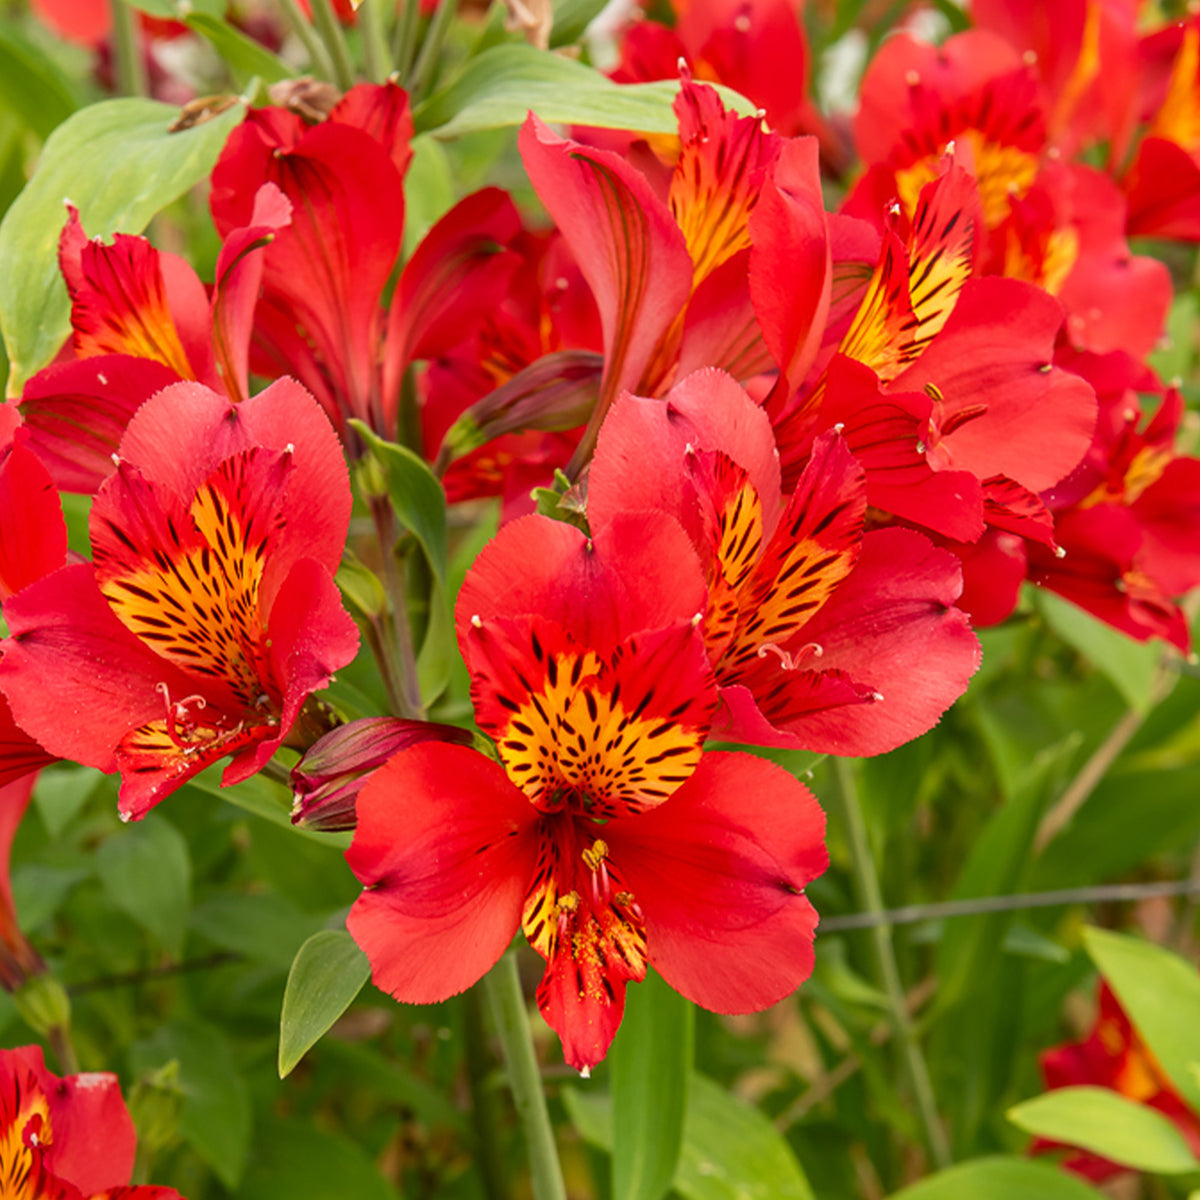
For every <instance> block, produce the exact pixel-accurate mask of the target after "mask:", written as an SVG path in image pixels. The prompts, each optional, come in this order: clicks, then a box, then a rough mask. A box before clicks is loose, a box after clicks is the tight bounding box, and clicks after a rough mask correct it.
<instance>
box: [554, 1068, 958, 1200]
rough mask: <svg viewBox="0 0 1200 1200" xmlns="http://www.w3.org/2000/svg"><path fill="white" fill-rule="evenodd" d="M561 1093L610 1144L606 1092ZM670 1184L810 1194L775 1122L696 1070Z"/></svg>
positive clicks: (782, 1199) (584, 1129)
mask: <svg viewBox="0 0 1200 1200" xmlns="http://www.w3.org/2000/svg"><path fill="white" fill-rule="evenodd" d="M563 1099H564V1101H565V1102H566V1106H567V1111H568V1113H569V1114H570V1116H571V1120H572V1121H574V1122H575V1125H576V1126H577V1127H578V1129H579V1132H580V1133H581V1134H582V1135H583V1137H584V1138H585V1139H586V1140H587V1141H589V1142H591V1143H592V1144H593V1145H595V1146H599V1147H600V1148H601V1149H604V1150H611V1149H612V1143H613V1123H612V1103H611V1101H610V1099H609V1097H607V1096H604V1095H598V1096H589V1095H585V1094H584V1093H583V1092H582V1091H580V1090H579V1089H577V1088H568V1089H567V1090H566V1091H565V1092H564V1094H563ZM672 1186H673V1187H674V1189H675V1191H676V1192H678V1193H679V1195H680V1196H682V1197H683V1198H684V1200H815V1197H814V1194H813V1190H812V1188H811V1187H810V1186H809V1183H808V1180H807V1179H806V1178H805V1175H804V1172H803V1171H802V1170H801V1168H800V1164H799V1163H798V1162H797V1161H796V1157H795V1155H794V1154H793V1153H792V1150H791V1147H790V1146H789V1145H788V1144H787V1142H786V1141H785V1140H784V1137H783V1135H782V1134H781V1133H780V1132H779V1131H778V1130H777V1129H776V1128H775V1126H774V1125H772V1124H771V1122H770V1121H768V1120H767V1118H766V1117H764V1116H763V1114H762V1113H761V1112H759V1111H758V1109H756V1108H752V1107H751V1106H750V1105H748V1104H746V1103H744V1102H743V1101H741V1100H739V1099H738V1098H737V1097H736V1096H733V1095H731V1094H730V1093H729V1092H727V1091H726V1090H725V1089H724V1088H723V1087H721V1086H720V1085H719V1084H716V1083H714V1082H713V1081H712V1080H711V1079H707V1078H705V1077H704V1076H703V1075H696V1074H694V1075H693V1076H692V1078H691V1082H690V1084H689V1085H688V1106H687V1118H686V1120H685V1122H684V1128H683V1147H682V1149H681V1151H680V1155H679V1165H678V1166H677V1167H676V1170H675V1178H674V1180H673V1182H672ZM955 1200H962V1198H961V1197H956V1198H955ZM971 1200H976V1198H975V1197H972V1198H971Z"/></svg>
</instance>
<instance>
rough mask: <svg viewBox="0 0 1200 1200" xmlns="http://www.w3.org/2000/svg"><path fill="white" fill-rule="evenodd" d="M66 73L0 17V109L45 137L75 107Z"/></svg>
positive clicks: (76, 101)
mask: <svg viewBox="0 0 1200 1200" xmlns="http://www.w3.org/2000/svg"><path fill="white" fill-rule="evenodd" d="M79 103H80V98H79V94H78V93H77V91H76V90H75V84H74V82H73V81H72V80H71V79H70V77H69V76H67V75H66V74H64V73H63V71H62V69H61V68H60V67H59V66H58V64H57V63H56V62H54V60H53V59H52V58H50V57H49V56H48V55H47V54H46V53H45V52H44V51H43V50H41V49H40V48H39V47H38V46H36V45H35V44H34V43H33V42H31V41H30V40H29V39H28V38H27V37H26V36H25V35H24V34H23V33H22V32H21V30H20V29H19V28H18V27H17V26H16V25H15V24H13V22H11V21H3V20H0V109H7V110H8V111H9V112H10V113H12V114H13V115H14V116H15V117H17V119H18V120H19V121H21V123H22V124H23V125H25V127H26V128H27V129H30V130H31V131H32V132H33V133H35V134H36V135H37V136H38V137H39V138H41V139H43V140H45V139H46V138H47V137H49V136H50V133H51V131H52V130H53V129H54V128H55V126H57V125H60V124H61V123H62V122H63V121H65V120H66V119H67V118H68V117H69V116H70V115H71V114H72V113H73V112H74V111H75V110H76V109H77V108H78V107H79Z"/></svg>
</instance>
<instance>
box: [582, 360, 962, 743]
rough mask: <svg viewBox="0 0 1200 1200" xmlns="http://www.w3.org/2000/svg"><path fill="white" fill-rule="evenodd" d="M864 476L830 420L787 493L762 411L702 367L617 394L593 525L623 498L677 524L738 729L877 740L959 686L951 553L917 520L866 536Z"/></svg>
mask: <svg viewBox="0 0 1200 1200" xmlns="http://www.w3.org/2000/svg"><path fill="white" fill-rule="evenodd" d="M868 495H869V492H868V487H867V481H866V477H865V475H864V472H863V470H862V468H861V467H860V466H859V465H858V463H856V462H855V460H854V458H853V457H852V456H851V454H850V452H849V450H848V449H847V446H846V443H845V441H844V440H843V439H842V437H841V436H840V435H839V434H837V433H830V434H826V435H823V436H822V437H820V438H818V439H816V441H815V442H814V443H813V446H812V451H811V454H810V457H809V462H808V465H807V467H806V468H805V470H804V472H803V474H802V475H801V477H800V479H799V482H798V483H797V485H796V488H795V491H794V492H793V493H792V494H791V495H790V496H785V495H784V494H783V493H782V490H781V487H780V480H779V462H778V457H777V456H776V454H775V446H774V439H773V437H772V434H771V429H770V425H769V422H768V420H767V417H766V414H765V413H764V412H763V411H762V409H761V408H759V407H758V406H757V405H755V404H754V403H753V402H752V401H751V399H750V398H749V396H747V395H746V393H745V392H744V391H743V390H742V389H741V388H740V387H738V386H737V384H736V383H735V382H734V381H733V380H732V379H730V378H729V377H728V376H726V375H724V374H722V373H721V372H718V371H713V370H708V371H699V372H696V373H695V374H693V375H690V376H688V378H687V379H685V380H683V381H682V382H681V383H679V384H677V385H676V386H675V387H674V388H673V389H672V390H671V391H670V392H669V393H668V394H667V396H666V397H664V398H663V399H661V400H654V399H641V398H638V397H635V396H632V395H629V394H626V395H623V396H622V397H621V398H620V399H619V400H618V402H617V404H616V405H615V406H614V407H613V409H612V411H611V412H610V414H609V417H608V420H607V421H606V422H605V424H604V427H603V429H602V430H601V435H600V442H599V445H598V446H597V451H596V457H595V458H594V459H593V461H592V466H591V473H590V476H589V481H588V519H589V521H590V522H591V526H592V529H593V531H595V532H596V533H597V534H599V532H600V531H601V530H603V529H605V528H606V527H607V525H608V524H609V522H611V521H612V520H613V519H614V518H616V517H618V516H619V515H620V514H621V513H622V512H623V511H627V510H644V509H654V510H658V511H660V512H664V513H669V514H670V515H672V516H673V517H675V518H676V519H677V520H679V521H680V522H681V524H683V526H684V527H685V529H686V530H687V531H688V533H689V534H690V536H691V539H692V544H693V546H694V547H695V549H696V551H697V553H698V554H699V556H700V559H701V561H702V562H703V563H704V565H705V572H706V578H707V583H708V600H707V607H706V611H705V618H704V623H703V633H704V640H705V643H706V645H707V648H708V653H709V659H710V662H711V663H712V666H713V670H714V672H715V674H716V679H717V682H718V684H719V685H720V688H721V697H722V700H723V702H724V712H723V714H722V717H721V718H720V719H719V720H718V723H717V729H716V732H717V733H718V734H719V736H721V737H723V738H728V739H730V740H732V741H747V742H754V743H757V744H760V745H776V746H790V747H795V748H804V749H814V750H821V751H825V752H828V753H835V754H855V755H862V754H878V753H882V752H883V751H885V750H891V749H894V748H895V747H896V746H898V745H901V744H902V743H904V742H906V741H908V740H910V739H911V738H914V737H916V736H917V735H918V734H921V733H924V732H925V731H926V730H927V729H929V728H930V727H931V726H932V725H934V724H935V723H936V722H937V720H938V718H939V717H940V716H941V714H942V713H943V712H944V711H945V710H946V709H947V708H948V707H949V706H950V704H951V703H953V701H954V700H955V699H957V697H958V696H960V695H961V694H962V693H963V691H964V690H965V689H966V686H967V681H968V680H969V679H970V677H971V675H972V674H973V673H974V671H975V669H976V667H977V666H978V663H979V648H978V645H977V643H976V641H975V638H974V637H973V635H972V634H971V632H970V628H969V626H968V624H967V620H966V618H965V616H964V615H963V614H962V613H961V612H959V611H958V610H957V609H956V608H955V607H954V601H955V599H956V597H957V595H958V591H959V587H960V578H959V569H958V564H957V561H956V560H955V558H954V557H953V556H952V555H950V554H948V553H946V552H945V551H942V550H938V549H935V548H934V547H933V545H931V543H930V542H929V540H928V539H927V538H925V537H923V536H921V535H920V534H919V533H916V532H914V531H911V530H904V529H887V530H878V531H874V532H870V533H864V519H865V514H866V507H867V501H868Z"/></svg>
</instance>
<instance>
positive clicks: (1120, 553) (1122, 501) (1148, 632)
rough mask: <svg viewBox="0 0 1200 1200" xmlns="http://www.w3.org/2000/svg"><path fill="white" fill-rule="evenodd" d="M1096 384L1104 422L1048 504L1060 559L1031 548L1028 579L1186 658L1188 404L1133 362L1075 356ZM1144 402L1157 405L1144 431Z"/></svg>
mask: <svg viewBox="0 0 1200 1200" xmlns="http://www.w3.org/2000/svg"><path fill="white" fill-rule="evenodd" d="M1067 362H1068V365H1069V366H1070V367H1071V368H1072V369H1073V370H1075V371H1078V372H1079V373H1080V374H1081V375H1082V376H1084V377H1085V378H1087V379H1089V380H1091V381H1092V382H1093V384H1094V385H1095V389H1096V394H1097V396H1098V397H1099V399H1100V419H1099V421H1098V423H1097V429H1096V436H1095V438H1094V439H1093V442H1092V446H1091V447H1090V448H1089V451H1088V454H1087V455H1086V457H1085V458H1084V461H1083V462H1082V463H1081V464H1080V466H1079V468H1078V469H1077V470H1076V471H1074V472H1072V474H1071V475H1070V476H1069V477H1068V478H1067V479H1065V480H1063V481H1062V483H1060V484H1059V485H1058V486H1057V487H1056V488H1054V489H1053V490H1052V491H1050V492H1048V493H1047V494H1046V495H1045V497H1044V499H1045V501H1046V504H1047V506H1048V507H1049V509H1051V510H1052V511H1053V513H1054V518H1055V529H1056V537H1057V540H1058V543H1059V545H1060V546H1061V547H1062V551H1063V553H1062V554H1061V555H1060V556H1054V555H1051V554H1049V553H1048V552H1047V551H1046V550H1045V549H1043V548H1041V547H1031V548H1030V553H1029V577H1030V578H1031V579H1032V580H1033V581H1034V582H1035V583H1037V584H1039V585H1041V586H1043V587H1048V588H1051V589H1052V590H1054V591H1056V592H1059V593H1060V594H1062V595H1064V596H1066V597H1067V598H1068V599H1069V600H1072V601H1073V602H1074V603H1076V604H1078V605H1080V606H1081V607H1082V608H1085V609H1087V610H1088V611H1089V612H1091V613H1092V614H1093V615H1095V616H1098V617H1099V618H1100V619H1101V620H1103V621H1107V622H1108V623H1109V624H1110V625H1112V626H1114V627H1115V628H1117V629H1120V630H1121V631H1122V632H1124V633H1127V634H1129V635H1130V636H1132V637H1135V638H1138V639H1139V640H1143V641H1144V640H1146V639H1147V638H1150V637H1161V638H1164V639H1166V640H1167V641H1170V642H1172V643H1173V644H1174V645H1176V646H1178V647H1179V648H1180V649H1181V650H1186V649H1187V647H1188V644H1189V635H1188V627H1187V620H1186V618H1185V617H1184V615H1183V613H1182V612H1181V610H1180V608H1179V606H1178V604H1176V602H1175V597H1177V596H1181V595H1183V594H1184V593H1186V592H1188V591H1190V590H1191V589H1192V588H1194V587H1196V586H1197V585H1200V544H1198V543H1197V539H1196V529H1197V527H1198V526H1200V460H1197V459H1195V458H1192V457H1188V456H1185V455H1180V454H1177V453H1176V451H1175V442H1176V437H1177V434H1178V430H1179V425H1180V422H1181V419H1182V416H1183V401H1182V398H1181V396H1180V395H1179V392H1178V390H1177V389H1175V388H1165V387H1163V385H1162V384H1161V383H1160V382H1159V381H1158V379H1157V377H1156V376H1155V375H1154V373H1153V372H1152V371H1150V370H1149V369H1148V368H1146V367H1143V366H1141V364H1139V363H1137V362H1136V361H1134V360H1132V359H1131V358H1129V357H1128V356H1127V355H1123V354H1120V353H1114V354H1110V355H1103V356H1096V355H1074V356H1072V357H1071V358H1070V359H1069V360H1067ZM1139 393H1147V394H1151V395H1153V394H1155V393H1157V395H1158V396H1159V405H1158V409H1157V410H1156V411H1155V413H1154V415H1153V416H1152V417H1151V418H1150V419H1149V420H1148V421H1146V422H1144V423H1143V419H1142V402H1141V399H1140V396H1139Z"/></svg>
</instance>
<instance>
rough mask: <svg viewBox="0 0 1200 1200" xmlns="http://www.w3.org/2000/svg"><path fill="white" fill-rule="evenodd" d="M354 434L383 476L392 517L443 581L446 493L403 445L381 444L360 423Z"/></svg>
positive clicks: (424, 462)
mask: <svg viewBox="0 0 1200 1200" xmlns="http://www.w3.org/2000/svg"><path fill="white" fill-rule="evenodd" d="M350 424H351V425H353V426H354V430H355V432H356V433H357V434H358V435H359V436H360V437H361V438H362V440H363V441H364V442H365V443H366V445H367V449H368V450H370V451H371V453H372V454H373V455H374V456H375V458H376V460H377V461H378V462H379V464H380V465H381V466H382V467H383V469H384V471H385V472H386V473H387V487H388V493H389V495H390V496H391V498H392V505H393V506H394V507H395V510H396V515H397V516H398V517H399V518H400V520H401V521H402V522H403V523H404V526H405V528H407V529H408V530H409V531H410V532H411V533H412V535H413V536H414V537H415V538H416V539H417V541H418V542H420V543H421V549H422V550H423V551H424V552H425V558H426V559H427V560H428V562H429V566H430V569H431V570H432V571H433V573H434V575H435V576H436V577H437V579H438V582H439V583H442V584H444V583H445V582H446V494H445V493H444V492H443V491H442V485H441V484H440V483H439V482H438V480H437V476H436V475H434V473H433V472H432V471H431V470H430V469H429V464H428V463H427V462H426V461H425V460H424V459H423V458H421V456H420V455H419V454H416V453H414V452H413V451H412V450H410V449H409V448H408V447H407V446H400V445H397V444H396V443H395V442H385V441H384V440H383V438H381V437H380V436H379V435H378V434H377V433H375V432H374V430H372V429H371V428H370V426H368V425H365V424H363V422H362V421H351V422H350Z"/></svg>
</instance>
